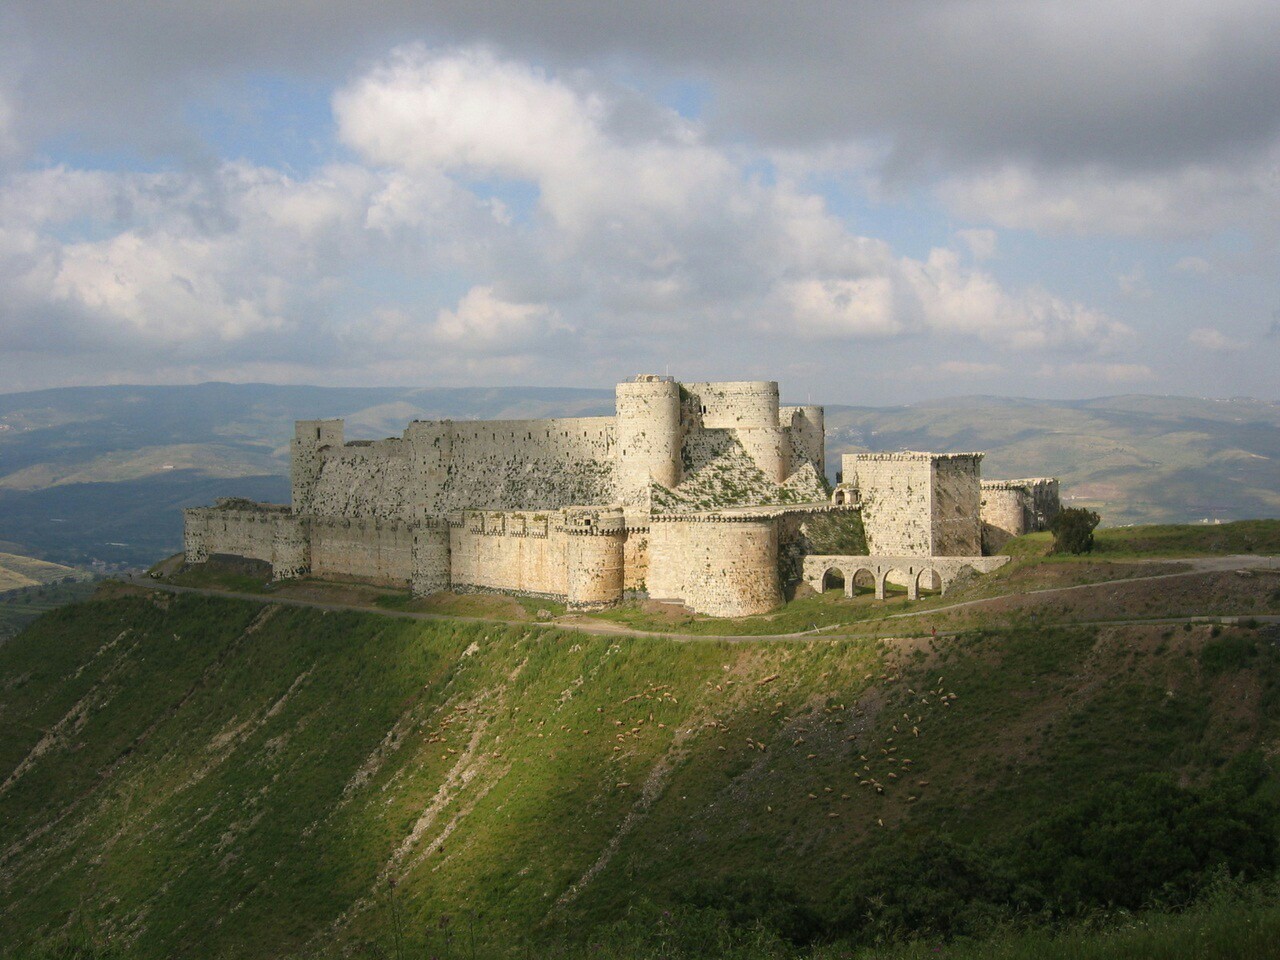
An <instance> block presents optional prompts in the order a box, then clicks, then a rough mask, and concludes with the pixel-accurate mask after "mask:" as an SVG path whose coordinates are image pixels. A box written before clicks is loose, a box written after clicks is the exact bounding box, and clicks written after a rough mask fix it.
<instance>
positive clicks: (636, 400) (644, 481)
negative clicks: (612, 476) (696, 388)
mask: <svg viewBox="0 0 1280 960" xmlns="http://www.w3.org/2000/svg"><path fill="white" fill-rule="evenodd" d="M617 404H618V415H617V421H616V422H617V430H618V467H619V469H618V480H619V487H620V488H621V493H622V495H623V498H624V499H625V500H627V501H628V502H634V501H635V500H636V499H637V498H640V499H642V498H643V497H644V495H646V494H647V493H648V489H649V480H650V479H651V478H652V479H653V480H656V481H657V482H658V483H660V484H662V485H663V486H664V487H668V488H670V487H674V486H676V485H677V484H678V483H679V482H680V444H681V442H682V439H683V436H682V431H681V428H680V385H679V384H678V383H676V382H675V381H674V380H672V379H670V378H664V377H656V376H652V375H645V376H640V377H637V378H636V379H635V380H629V381H627V382H626V383H620V384H618V387H617Z"/></svg>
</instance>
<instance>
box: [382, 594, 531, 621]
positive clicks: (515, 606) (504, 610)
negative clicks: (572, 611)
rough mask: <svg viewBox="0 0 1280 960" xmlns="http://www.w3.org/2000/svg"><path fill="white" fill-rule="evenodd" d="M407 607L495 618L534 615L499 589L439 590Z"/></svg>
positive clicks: (525, 618) (519, 618)
mask: <svg viewBox="0 0 1280 960" xmlns="http://www.w3.org/2000/svg"><path fill="white" fill-rule="evenodd" d="M405 609H406V610H413V611H415V612H417V613H446V614H450V615H452V616H456V617H484V618H486V619H492V620H532V619H533V616H532V615H531V614H530V613H529V611H528V610H526V609H525V608H524V605H523V604H521V603H520V601H519V600H517V599H516V598H515V597H509V596H505V595H503V594H497V593H447V592H446V593H436V594H432V595H431V596H429V597H422V598H420V599H418V600H414V601H413V602H412V603H410V604H409V605H408V606H407V607H405Z"/></svg>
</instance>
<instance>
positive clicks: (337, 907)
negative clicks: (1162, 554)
mask: <svg viewBox="0 0 1280 960" xmlns="http://www.w3.org/2000/svg"><path fill="white" fill-rule="evenodd" d="M1263 579H1265V578H1263V577H1258V578H1255V579H1254V580H1253V581H1250V582H1251V583H1252V584H1253V586H1254V588H1255V589H1256V590H1259V591H1262V590H1270V589H1273V586H1272V585H1271V584H1270V581H1269V580H1268V582H1267V583H1266V584H1263V583H1261V581H1262V580H1263ZM126 593H127V592H126ZM902 632H903V633H904V634H908V635H909V634H912V633H920V632H923V631H921V630H912V629H910V628H907V629H905V630H903V631H902ZM1277 641H1280V636H1278V635H1277V633H1276V628H1275V627H1269V626H1264V627H1250V626H1237V627H1226V628H1223V627H1219V626H1211V625H1209V624H1200V625H1193V624H1187V625H1185V626H1167V625H1148V626H1143V625H1136V626H1126V627H1119V626H1115V627H1072V628H1055V627H1050V626H1036V625H1035V624H1034V623H1033V622H1031V621H1028V620H1027V619H1026V618H1025V616H1024V617H1022V618H1014V619H1013V620H1011V621H1010V622H1009V625H1008V626H1006V627H1003V628H1000V629H985V630H972V631H968V632H962V633H960V634H959V635H958V636H956V637H941V638H937V639H932V638H930V637H928V636H927V634H926V635H925V636H923V637H920V636H917V637H915V638H911V637H910V636H907V637H906V638H900V639H875V638H858V637H845V638H829V639H824V640H819V641H807V642H794V641H776V640H760V641H744V642H730V641H724V640H717V639H706V640H697V641H690V642H678V641H672V640H662V639H656V638H642V637H600V636H589V635H585V634H581V633H574V632H568V631H564V630H558V629H555V628H554V627H539V626H536V625H533V624H515V625H502V624H485V623H463V622H459V621H435V622H416V621H409V620H403V619H392V618H390V617H386V616H382V615H378V614H375V613H367V614H366V613H330V612H323V611H319V610H309V609H299V608H286V607H281V606H271V605H266V606H264V605H261V604H258V603H252V602H247V601H245V602H241V601H234V600H229V599H214V598H204V597H196V596H179V597H171V596H169V595H163V594H154V595H120V596H116V597H114V598H105V599H100V600H96V601H93V602H90V603H85V604H80V605H76V606H72V607H67V608H64V609H61V610H58V611H55V612H52V613H50V614H48V615H46V616H45V617H43V618H42V619H41V620H39V621H38V622H37V623H36V624H34V625H33V626H32V627H30V628H29V629H28V630H27V631H26V632H24V633H23V634H22V635H21V636H19V637H18V638H17V639H16V640H13V641H11V642H9V643H7V644H4V645H3V646H0V684H2V686H0V943H7V944H10V945H16V946H15V948H17V947H20V945H21V944H23V943H24V942H28V941H31V940H48V939H49V938H54V937H57V936H58V935H60V934H75V935H77V936H79V935H83V936H85V937H88V938H90V939H94V940H97V941H100V942H105V941H108V940H109V941H110V942H111V943H112V944H114V945H115V947H116V948H118V949H120V950H123V951H125V952H126V953H127V954H128V955H129V956H137V957H168V956H184V955H186V956H195V955H199V956H225V957H268V956H270V957H279V956H290V955H294V956H318V955H330V954H332V955H338V954H340V953H342V952H343V951H346V950H354V951H355V952H356V953H362V952H363V953H364V954H365V955H385V956H396V957H400V956H408V955H411V951H412V955H421V953H420V951H425V950H428V949H429V950H430V951H431V953H432V954H434V955H444V954H446V953H449V952H452V955H457V956H469V955H472V951H471V950H470V943H471V940H472V938H473V937H474V940H475V943H476V947H475V950H474V955H484V956H530V955H545V954H546V952H547V950H548V947H547V943H548V942H551V943H555V942H558V941H561V940H567V941H569V942H570V943H577V944H579V945H580V946H581V949H583V950H584V951H587V952H588V953H590V952H591V949H592V948H591V946H590V944H591V942H592V941H593V940H594V939H595V938H597V937H604V936H605V934H604V933H599V934H597V933H595V932H594V931H606V932H607V931H608V930H610V929H613V928H611V926H610V925H611V924H618V923H621V924H622V925H623V928H625V929H629V930H631V934H628V935H629V936H630V935H632V934H635V933H636V925H637V924H638V925H639V926H640V927H641V928H642V929H641V930H640V936H641V938H642V939H643V938H645V937H647V938H648V941H649V943H650V945H651V946H652V947H653V950H652V951H651V953H650V954H649V955H652V956H671V955H674V953H676V952H678V951H677V950H676V946H675V945H674V943H673V942H668V940H669V939H670V938H672V937H674V936H675V935H676V934H674V933H672V932H671V928H670V927H669V926H667V923H668V921H667V920H665V919H664V914H663V912H662V911H664V910H673V911H676V912H677V915H679V911H681V910H684V909H687V907H688V902H689V901H688V897H689V895H690V892H691V891H696V890H698V889H703V888H705V885H707V884H710V885H711V888H715V884H717V883H720V882H721V881H722V878H723V877H725V876H729V875H737V876H754V875H757V874H759V873H760V872H762V871H765V872H767V873H768V874H769V877H770V882H771V883H775V884H777V885H778V889H779V890H790V891H794V893H793V894H787V895H786V897H782V898H781V899H782V900H783V901H785V902H786V903H791V902H793V901H794V902H795V903H802V904H808V905H815V908H824V909H825V908H827V907H830V909H831V910H833V911H834V913H833V914H832V916H835V917H837V920H835V921H832V922H833V923H837V925H838V923H839V922H842V921H839V920H838V917H839V915H840V910H842V909H843V910H846V911H848V910H851V909H853V907H852V906H851V904H856V903H857V900H856V896H855V894H854V893H851V892H850V891H851V890H854V891H856V889H857V884H858V883H859V882H860V881H859V878H860V877H865V873H866V868H865V866H864V865H865V864H867V863H876V862H879V863H882V864H883V863H884V862H886V861H885V859H884V858H885V857H886V856H887V855H889V856H891V857H892V858H893V860H892V862H897V860H898V854H897V853H895V852H894V850H896V849H897V848H896V847H894V845H895V844H906V845H907V847H905V848H903V849H907V848H910V849H912V850H915V851H916V853H914V854H912V855H913V856H915V855H919V853H920V851H921V850H923V851H924V852H925V853H927V852H928V851H930V850H933V849H935V847H936V845H937V844H938V843H939V842H941V841H939V840H937V839H936V838H939V837H944V836H945V837H946V838H948V839H947V840H946V843H949V844H958V845H961V847H957V848H956V849H964V850H968V849H970V847H968V846H964V845H968V844H973V845H976V846H975V849H978V848H987V847H993V848H994V847H995V846H997V845H998V844H1000V843H1002V842H1004V841H1005V840H1006V839H1007V838H1009V837H1010V836H1012V835H1014V834H1016V833H1017V832H1018V831H1019V830H1020V829H1022V828H1026V829H1029V830H1037V829H1039V830H1043V829H1046V828H1045V827H1044V825H1043V820H1044V817H1045V816H1046V814H1047V813H1050V812H1052V811H1055V810H1057V809H1058V808H1059V807H1060V806H1061V805H1062V803H1063V801H1064V798H1066V797H1071V796H1078V795H1082V794H1084V793H1087V792H1088V790H1089V789H1090V788H1091V787H1093V786H1095V785H1099V784H1111V785H1119V786H1120V787H1123V786H1124V785H1126V784H1135V783H1137V784H1142V783H1146V781H1145V780H1143V779H1142V775H1143V774H1145V773H1153V774H1171V775H1172V776H1173V777H1174V780H1175V781H1176V783H1180V784H1182V785H1183V787H1184V788H1185V789H1187V790H1196V789H1200V788H1206V789H1207V787H1208V785H1210V784H1213V783H1217V782H1218V781H1219V779H1220V778H1222V777H1224V776H1227V777H1236V776H1238V774H1237V773H1234V772H1232V771H1235V770H1236V768H1237V767H1238V766H1239V763H1240V762H1241V761H1240V760H1237V758H1247V757H1248V756H1249V755H1251V754H1252V755H1256V756H1268V755H1272V754H1273V753H1274V752H1275V748H1276V744H1277V734H1278V732H1280V654H1278V653H1277ZM1256 769H1258V770H1261V771H1262V772H1261V773H1260V774H1259V776H1260V777H1261V779H1260V780H1258V779H1257V778H1256V777H1255V782H1252V785H1251V786H1250V788H1249V789H1250V790H1251V791H1253V793H1255V794H1256V795H1257V796H1258V797H1260V798H1263V799H1266V798H1274V797H1276V795H1277V794H1278V793H1280V781H1277V780H1276V779H1275V775H1274V774H1273V773H1270V772H1267V771H1266V768H1265V767H1260V768H1256ZM1160 789H1166V788H1163V787H1162V788H1160ZM1167 789H1170V790H1175V792H1176V791H1177V790H1179V789H1182V788H1179V787H1177V786H1176V785H1175V784H1174V783H1170V785H1169V786H1168V788H1167ZM1251 802H1252V801H1251ZM1197 809H1199V808H1197ZM1267 829H1268V830H1269V831H1270V834H1271V835H1274V829H1272V828H1271V827H1268V828H1267ZM913 844H914V845H916V846H912V845H913ZM886 845H887V846H886ZM886 849H888V850H889V854H886V852H885V851H886ZM948 849H950V848H948ZM964 856H966V857H967V856H969V854H965V855H964ZM876 858H880V859H879V860H877V859H876ZM961 859H963V858H961ZM392 881H394V884H393V883H392ZM842 904H843V906H841V905H842ZM1233 909H1234V908H1233ZM1241 909H1242V910H1244V912H1243V913H1240V914H1238V916H1240V917H1253V920H1252V921H1251V922H1255V923H1258V924H1264V925H1266V924H1269V925H1270V926H1267V927H1266V929H1274V928H1275V925H1276V922H1277V918H1276V915H1275V912H1274V911H1271V912H1268V909H1269V908H1258V909H1254V908H1248V909H1245V908H1241ZM1249 910H1254V912H1253V913H1249ZM1232 915H1233V916H1237V914H1232ZM628 918H630V919H628ZM1187 922H1188V923H1192V924H1194V918H1191V919H1190V920H1188V921H1187ZM628 923H630V924H631V925H632V926H631V927H627V924H628ZM837 928H838V926H837V927H833V928H832V929H837ZM1190 929H1194V926H1192V927H1191V928H1190ZM587 931H592V933H590V935H588V934H587ZM1169 936H1173V937H1175V938H1176V934H1171V935H1169ZM664 938H666V939H664ZM1041 945H1042V946H1043V944H1041ZM700 946H702V947H705V946H706V944H705V943H701V944H700ZM2 949H3V948H0V950H2ZM1030 949H1031V948H1027V949H1026V950H1024V951H1023V952H1022V953H1021V954H1019V953H1017V952H1012V948H1010V951H1007V952H1006V953H1005V954H1004V955H1008V956H1023V955H1027V956H1030V955H1037V954H1036V953H1035V952H1028V951H1029V950H1030ZM378 951H381V953H378ZM684 955H697V952H696V951H695V952H694V953H687V952H686V954H684ZM903 955H904V956H905V955H907V954H903ZM911 955H936V954H923V953H922V954H911ZM1039 955H1046V954H1044V953H1041V954H1039ZM1063 955H1073V956H1075V955H1096V954H1087V953H1085V954H1079V953H1071V954H1066V953H1064V954H1063ZM1224 955H1225V954H1224Z"/></svg>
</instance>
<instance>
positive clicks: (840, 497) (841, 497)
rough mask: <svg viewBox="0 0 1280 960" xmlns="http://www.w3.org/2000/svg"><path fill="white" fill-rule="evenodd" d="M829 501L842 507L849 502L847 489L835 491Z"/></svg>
mask: <svg viewBox="0 0 1280 960" xmlns="http://www.w3.org/2000/svg"><path fill="white" fill-rule="evenodd" d="M831 502H832V503H834V504H835V505H836V506H837V507H843V506H844V505H845V504H846V503H848V502H849V494H848V491H845V490H837V491H836V492H835V493H833V494H832V495H831Z"/></svg>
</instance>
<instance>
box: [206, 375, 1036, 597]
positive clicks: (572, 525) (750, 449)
mask: <svg viewBox="0 0 1280 960" xmlns="http://www.w3.org/2000/svg"><path fill="white" fill-rule="evenodd" d="M981 458H982V455H981V454H977V453H971V454H928V453H870V454H854V455H851V456H846V457H845V458H844V461H843V467H844V470H843V474H842V478H843V479H842V482H840V483H839V484H837V486H836V487H835V488H834V490H832V489H831V488H830V487H829V485H828V484H827V482H826V479H825V477H824V475H823V469H824V460H825V432H824V421H823V408H822V407H820V406H812V405H806V406H796V407H782V406H780V405H779V403H778V385H777V383H775V382H772V381H746V382H727V383H683V384H682V383H677V382H676V381H674V380H673V379H672V378H670V377H658V376H652V375H645V376H640V377H636V378H635V379H634V380H630V381H627V382H625V383H620V384H618V385H617V390H616V413H615V415H614V416H612V417H575V418H568V419H549V420H466V421H454V420H433V421H422V420H418V421H414V422H412V423H410V424H409V425H408V427H407V428H406V429H405V431H404V433H403V435H402V436H399V437H391V438H388V439H386V440H376V441H375V440H347V439H346V438H345V436H344V431H343V422H342V421H341V420H300V421H298V422H297V424H296V426H295V431H294V437H293V441H292V448H291V482H292V502H291V504H289V505H288V506H285V505H279V504H266V503H254V502H251V501H247V500H241V499H224V500H220V501H218V502H217V503H216V504H215V505H214V506H212V507H196V508H192V509H188V510H186V511H185V534H184V541H185V543H184V545H185V552H186V559H187V562H189V563H201V562H204V561H206V560H208V559H209V558H210V557H214V556H235V557H243V558H248V559H255V560H262V561H266V562H268V563H270V565H271V569H272V572H273V576H274V577H275V578H277V579H287V578H293V577H299V576H304V575H311V576H315V577H319V578H327V579H340V580H359V581H363V582H369V583H375V584H382V585H387V586H397V587H405V586H407V587H410V588H411V589H412V591H413V592H414V593H415V594H418V595H429V594H432V593H437V592H440V591H445V590H454V591H459V592H467V591H494V592H506V593H515V594H522V595H531V596H542V597H548V598H552V599H556V600H561V601H563V602H565V603H566V604H567V605H569V606H570V607H574V608H579V609H591V608H598V607H604V606H608V605H611V604H614V603H617V602H619V601H620V600H622V599H623V598H624V597H627V596H648V597H650V598H652V599H655V600H667V601H676V602H680V603H683V604H684V605H685V606H687V607H688V608H690V609H691V610H693V611H695V612H699V613H705V614H710V615H713V616H745V615H749V614H755V613H763V612H767V611H769V610H772V609H775V608H776V607H778V606H780V605H781V604H782V602H783V597H784V593H785V591H786V590H787V589H789V588H790V587H791V586H793V585H794V584H796V583H799V582H801V581H803V580H812V579H813V573H812V570H813V569H814V568H815V564H814V563H813V562H812V560H813V558H814V557H816V556H819V555H821V556H824V557H828V558H829V557H830V556H833V555H832V554H829V553H828V552H825V551H824V552H821V554H820V552H819V551H818V550H817V549H815V544H814V543H813V542H812V539H811V534H812V531H813V529H814V526H815V524H820V523H823V522H824V518H825V522H828V523H829V522H830V520H831V519H832V516H833V515H837V516H836V518H837V519H840V518H844V519H855V518H856V519H857V520H860V521H861V525H862V528H863V529H864V530H865V537H864V538H863V539H864V540H865V543H864V544H863V549H861V550H859V551H858V554H857V555H858V556H861V557H862V559H863V560H864V561H866V560H868V558H869V557H871V556H875V557H877V558H879V559H880V560H881V561H884V562H885V563H889V564H890V566H889V567H888V568H886V569H885V575H886V576H887V579H888V582H901V578H902V576H903V575H904V571H905V569H906V567H907V566H910V567H911V568H912V571H913V572H912V574H911V575H910V576H912V577H916V578H918V577H920V576H921V574H920V573H917V572H915V568H916V567H919V568H920V570H922V571H923V570H925V569H932V568H929V567H928V565H927V563H926V564H924V565H922V564H921V561H927V560H928V558H930V557H947V558H950V559H951V560H956V559H959V560H963V559H964V558H972V560H973V561H974V562H973V563H972V564H968V565H966V564H964V563H955V562H952V563H949V564H947V565H943V566H945V567H946V568H947V569H954V570H962V569H963V570H968V571H969V572H972V571H976V570H985V569H989V568H990V567H991V562H990V558H986V559H984V558H983V556H982V555H983V552H984V544H985V545H986V548H987V552H991V550H993V549H995V546H993V545H996V546H998V545H1000V544H1003V542H1004V541H1005V540H1007V539H1008V538H1009V537H1013V536H1018V535H1020V534H1022V533H1025V532H1028V531H1029V530H1032V529H1040V528H1042V527H1043V526H1044V525H1045V524H1046V523H1048V522H1049V521H1050V520H1051V519H1052V514H1053V513H1054V512H1056V509H1057V483H1056V481H1052V480H1034V481H1001V482H1000V484H1001V485H999V486H991V485H988V484H983V483H982V481H981V478H980V470H979V467H980V462H981ZM837 558H838V557H837ZM898 558H909V559H908V560H907V561H905V562H902V563H900V562H898ZM844 565H845V566H850V562H849V561H848V560H845V561H844ZM863 565H864V566H867V564H866V563H864V564H863ZM882 565H883V564H882ZM898 566H902V567H903V571H899V570H897V567H898ZM825 569H826V568H824V571H825ZM934 573H936V571H935V572H934ZM949 579H950V578H948V580H949ZM883 582H884V578H881V580H880V584H879V585H880V587H881V589H880V590H878V593H882V592H883V591H882V587H883ZM912 582H913V583H923V584H924V586H925V587H926V588H927V587H929V586H931V585H932V586H934V587H935V588H936V587H937V586H938V583H937V578H936V577H935V578H934V580H933V581H932V582H931V583H924V581H923V580H919V579H916V580H913V581H912ZM850 583H852V580H851V581H850ZM820 585H821V580H819V586H820ZM942 586H944V587H945V584H942ZM850 589H851V587H850ZM913 592H914V588H913Z"/></svg>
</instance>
